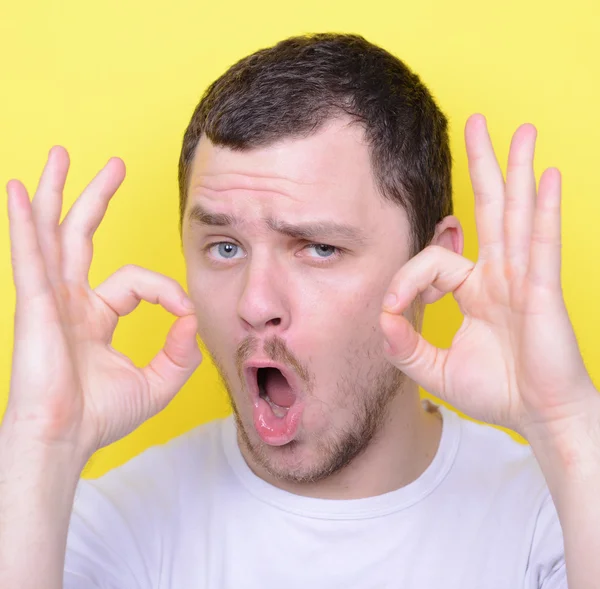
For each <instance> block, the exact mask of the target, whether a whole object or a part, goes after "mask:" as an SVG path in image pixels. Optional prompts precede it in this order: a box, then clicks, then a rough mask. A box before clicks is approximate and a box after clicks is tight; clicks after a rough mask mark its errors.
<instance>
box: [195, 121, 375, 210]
mask: <svg viewBox="0 0 600 589" xmlns="http://www.w3.org/2000/svg"><path fill="white" fill-rule="evenodd" d="M228 190H230V191H236V190H239V191H242V190H246V191H248V192H255V193H260V192H262V193H265V195H268V194H269V193H272V194H273V195H274V194H276V193H279V194H281V195H282V196H283V197H288V198H290V199H295V198H298V199H301V200H303V201H304V202H305V203H307V201H310V199H311V196H312V197H316V198H319V199H320V200H321V203H322V204H325V200H327V199H328V198H329V199H334V200H336V197H337V198H339V197H340V196H343V200H344V201H345V203H346V205H349V204H351V202H352V200H353V199H354V198H356V197H357V196H359V195H360V196H361V199H360V200H362V201H364V200H365V199H367V200H370V198H375V197H378V192H377V188H376V186H375V182H374V179H373V176H372V172H371V163H370V155H369V148H368V145H367V143H366V142H365V140H364V134H363V131H362V128H361V127H360V126H359V125H356V124H351V123H350V121H349V120H333V121H330V122H328V123H327V124H326V125H325V126H324V127H323V128H322V129H320V130H319V131H318V132H317V133H315V134H313V135H310V136H309V137H304V138H288V139H284V140H281V141H278V142H276V143H273V144H271V145H268V146H265V147H259V148H253V149H247V150H233V149H229V148H226V147H219V146H215V145H213V144H212V143H211V142H210V140H208V139H207V138H206V137H202V138H201V140H200V141H199V143H198V147H197V149H196V153H195V156H194V160H193V162H192V166H191V171H190V180H189V189H188V194H189V197H190V198H194V197H195V196H197V194H198V192H200V193H202V192H203V191H204V192H213V191H214V192H215V193H219V192H220V193H221V194H222V195H223V196H225V193H226V192H227V191H228Z"/></svg>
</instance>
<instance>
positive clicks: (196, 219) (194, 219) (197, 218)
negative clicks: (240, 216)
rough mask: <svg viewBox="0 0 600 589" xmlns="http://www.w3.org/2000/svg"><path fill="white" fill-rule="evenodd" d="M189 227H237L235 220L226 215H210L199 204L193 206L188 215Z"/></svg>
mask: <svg viewBox="0 0 600 589" xmlns="http://www.w3.org/2000/svg"><path fill="white" fill-rule="evenodd" d="M188 221H189V223H190V225H214V226H217V227H226V226H229V225H238V221H237V219H235V217H233V216H231V215H227V214H226V213H212V212H210V211H207V210H206V209H205V208H203V207H202V206H200V205H199V204H196V205H194V206H193V207H192V208H191V209H190V212H189V213H188Z"/></svg>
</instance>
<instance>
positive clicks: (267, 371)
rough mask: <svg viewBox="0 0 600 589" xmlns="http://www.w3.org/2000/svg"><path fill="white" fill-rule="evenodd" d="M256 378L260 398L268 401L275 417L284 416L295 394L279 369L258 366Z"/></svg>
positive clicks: (294, 398)
mask: <svg viewBox="0 0 600 589" xmlns="http://www.w3.org/2000/svg"><path fill="white" fill-rule="evenodd" d="M256 380H257V384H258V393H259V396H260V397H261V399H264V400H265V401H267V403H269V405H270V406H271V409H272V410H273V413H274V414H275V416H276V417H279V418H280V419H281V418H283V417H285V416H286V414H287V412H288V410H289V408H290V407H291V406H292V405H293V404H294V401H295V400H296V395H295V394H294V392H293V391H292V388H291V387H290V384H289V383H288V381H287V379H286V378H285V376H284V375H283V373H282V372H281V370H279V369H278V368H273V367H265V368H259V369H258V370H257V371H256Z"/></svg>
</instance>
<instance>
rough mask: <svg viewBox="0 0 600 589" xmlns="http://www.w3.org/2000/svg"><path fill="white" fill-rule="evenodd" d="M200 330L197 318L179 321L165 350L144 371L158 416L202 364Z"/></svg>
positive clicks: (173, 328)
mask: <svg viewBox="0 0 600 589" xmlns="http://www.w3.org/2000/svg"><path fill="white" fill-rule="evenodd" d="M197 328H198V323H197V320H196V315H194V314H191V315H185V316H183V317H179V318H178V319H177V320H176V321H175V322H174V323H173V325H172V326H171V329H170V330H169V333H168V334H167V339H166V341H165V345H164V347H163V349H162V350H160V352H158V354H156V356H155V357H154V358H153V359H152V360H151V361H150V363H149V364H148V366H145V367H144V368H142V373H143V374H144V376H145V378H146V380H147V382H148V384H149V389H150V398H151V400H152V401H153V402H154V403H155V411H156V412H158V411H160V410H162V409H164V408H165V407H166V406H167V405H168V404H169V402H170V401H171V400H172V399H173V397H174V396H175V395H176V394H177V393H178V391H179V390H180V389H181V387H182V386H183V385H184V384H185V383H186V381H187V380H188V379H189V377H190V376H191V375H192V374H193V373H194V371H195V370H196V368H198V366H199V365H200V363H201V362H202V354H201V353H200V349H199V347H198V343H197V341H196V331H197Z"/></svg>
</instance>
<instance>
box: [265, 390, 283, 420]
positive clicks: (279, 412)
mask: <svg viewBox="0 0 600 589" xmlns="http://www.w3.org/2000/svg"><path fill="white" fill-rule="evenodd" d="M261 397H262V398H263V399H264V400H265V401H266V402H267V403H268V404H269V405H270V406H271V409H273V413H274V414H275V417H279V418H281V417H285V416H286V414H287V412H288V408H287V407H280V406H279V405H276V404H275V403H273V401H271V397H269V396H268V395H261Z"/></svg>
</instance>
